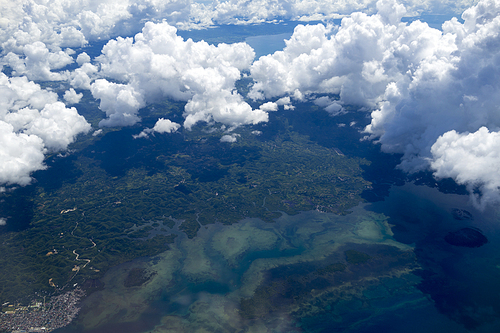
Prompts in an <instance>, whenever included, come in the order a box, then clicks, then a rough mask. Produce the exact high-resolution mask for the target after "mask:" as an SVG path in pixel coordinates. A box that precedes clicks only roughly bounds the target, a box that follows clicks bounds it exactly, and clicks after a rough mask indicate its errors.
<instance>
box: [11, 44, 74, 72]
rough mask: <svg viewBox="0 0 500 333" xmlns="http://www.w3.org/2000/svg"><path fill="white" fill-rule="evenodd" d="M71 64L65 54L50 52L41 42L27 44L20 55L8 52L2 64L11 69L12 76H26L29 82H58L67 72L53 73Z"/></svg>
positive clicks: (71, 60) (71, 59) (69, 57)
mask: <svg viewBox="0 0 500 333" xmlns="http://www.w3.org/2000/svg"><path fill="white" fill-rule="evenodd" d="M72 62H73V58H71V56H69V55H68V54H67V53H66V52H63V51H57V52H52V51H50V50H49V49H48V48H47V46H46V45H45V44H44V43H42V42H34V43H32V44H27V45H25V46H24V47H23V48H22V54H21V55H18V54H15V53H13V52H9V53H8V54H7V55H6V56H5V57H4V58H3V59H2V63H3V64H4V65H7V66H9V67H11V68H12V69H13V75H26V76H27V77H28V78H29V79H30V80H44V81H59V80H65V79H67V77H68V72H67V71H63V72H54V71H53V70H57V69H60V68H63V67H65V66H66V65H69V64H71V63H72Z"/></svg>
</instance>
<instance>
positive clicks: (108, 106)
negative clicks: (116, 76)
mask: <svg viewBox="0 0 500 333" xmlns="http://www.w3.org/2000/svg"><path fill="white" fill-rule="evenodd" d="M90 91H91V92H92V96H94V98H96V99H100V100H101V103H100V105H99V108H100V109H101V110H103V111H104V112H106V115H107V116H108V118H106V119H103V120H101V121H100V122H99V126H130V125H133V124H135V123H136V122H138V121H139V120H140V119H139V117H138V116H137V111H138V110H139V109H140V108H142V107H144V106H145V105H146V104H145V103H144V100H143V97H142V95H141V93H139V92H137V91H136V90H135V89H134V88H133V87H132V86H130V85H125V84H118V83H113V82H109V81H107V80H105V79H99V80H96V81H95V82H94V83H93V84H92V85H91V90H90Z"/></svg>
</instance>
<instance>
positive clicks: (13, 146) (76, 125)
mask: <svg viewBox="0 0 500 333" xmlns="http://www.w3.org/2000/svg"><path fill="white" fill-rule="evenodd" d="M57 100H58V98H57V94H56V93H54V92H51V91H47V90H44V89H41V87H40V86H39V85H38V84H35V83H34V82H31V81H28V79H27V78H26V77H14V78H8V77H7V76H6V75H5V74H3V73H0V143H1V144H0V160H1V161H2V163H0V184H20V185H26V184H28V183H29V182H30V181H31V177H30V174H31V173H32V172H33V171H36V170H41V169H44V168H45V166H44V164H43V160H44V154H45V153H46V152H48V151H58V150H65V149H66V148H67V146H68V145H69V144H70V143H71V142H73V141H74V140H75V137H76V136H77V135H78V134H80V133H87V132H88V131H89V130H90V124H88V123H87V121H86V120H85V118H83V117H82V116H80V115H78V113H77V111H76V109H75V108H71V109H67V108H66V106H65V105H64V104H63V103H61V102H58V101H57Z"/></svg>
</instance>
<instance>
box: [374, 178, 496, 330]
mask: <svg viewBox="0 0 500 333" xmlns="http://www.w3.org/2000/svg"><path fill="white" fill-rule="evenodd" d="M371 209H372V210H374V211H377V212H383V213H384V214H385V215H387V216H389V217H390V219H389V223H391V224H393V225H394V227H393V228H392V230H393V232H394V238H395V239H396V240H397V241H400V242H403V243H407V244H414V245H415V254H416V256H417V260H418V263H419V264H420V265H421V267H422V270H421V271H420V272H418V275H420V276H421V278H422V281H421V282H420V284H419V285H418V286H417V287H418V288H419V290H421V291H422V292H423V293H424V294H425V295H427V296H428V297H430V298H431V299H432V302H433V304H434V306H435V309H437V311H438V312H439V313H440V314H442V315H443V316H434V320H430V318H429V317H427V316H425V315H424V313H422V314H420V315H418V314H417V313H413V315H412V316H410V314H408V316H404V318H405V319H408V320H409V319H411V318H414V317H415V316H416V318H426V320H425V323H426V324H427V326H428V327H429V328H428V329H429V330H430V331H432V332H434V331H436V332H438V331H449V332H453V331H456V330H455V329H453V330H452V329H451V328H449V329H444V330H438V327H440V325H441V326H442V324H443V323H445V322H446V320H451V321H452V322H454V323H456V324H458V325H459V327H460V330H462V331H464V330H465V331H472V332H498V331H500V320H499V319H500V285H499V284H498V281H499V279H500V266H499V264H500V246H499V240H500V233H499V230H500V219H499V217H498V212H497V209H496V208H492V207H489V209H487V210H485V211H479V210H477V209H475V208H474V207H473V206H472V205H471V204H470V202H469V198H468V197H467V196H465V195H456V194H443V193H440V192H438V191H437V190H436V189H431V188H429V187H425V186H415V185H410V184H407V185H405V186H403V187H395V188H393V189H392V190H391V193H390V196H389V197H387V198H386V199H385V201H383V202H379V203H376V204H373V205H371ZM456 209H464V210H466V211H467V212H470V213H471V215H472V218H470V219H469V218H467V219H457V218H454V217H453V214H452V213H453V211H454V210H456ZM465 227H472V228H478V229H479V230H481V231H482V233H483V234H484V235H485V236H486V237H487V238H488V243H487V244H485V245H483V246H481V247H479V248H468V247H459V246H453V245H451V244H449V243H448V242H446V241H445V237H446V236H447V235H448V234H449V233H450V232H451V233H453V232H456V231H457V230H460V229H462V228H465ZM428 310H429V309H426V311H428ZM430 323H433V324H432V325H435V328H434V326H429V325H430ZM456 324H455V325H453V326H456ZM429 330H428V331H429ZM417 331H418V332H425V331H426V330H425V329H422V330H417Z"/></svg>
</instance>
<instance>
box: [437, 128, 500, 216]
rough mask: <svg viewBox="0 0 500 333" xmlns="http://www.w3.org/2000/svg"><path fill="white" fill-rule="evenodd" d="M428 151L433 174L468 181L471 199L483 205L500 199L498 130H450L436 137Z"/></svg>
mask: <svg viewBox="0 0 500 333" xmlns="http://www.w3.org/2000/svg"><path fill="white" fill-rule="evenodd" d="M431 153H432V162H431V168H432V169H433V170H435V172H434V175H435V176H436V177H438V178H446V177H452V178H454V179H455V180H456V181H457V182H458V183H459V184H465V185H467V187H468V189H469V192H470V193H472V194H473V195H472V198H473V199H474V203H475V204H476V205H478V206H481V207H483V208H484V207H485V205H486V204H488V203H499V202H500V191H499V188H500V173H499V172H498V170H499V165H500V164H499V163H500V132H490V131H489V130H488V129H487V128H486V127H481V128H480V129H479V130H477V131H476V132H474V133H462V134H460V133H457V132H456V131H454V130H452V131H449V132H446V133H445V134H443V135H442V136H440V137H439V138H438V139H437V140H436V142H435V143H434V144H433V145H432V148H431ZM477 190H479V193H478V191H477Z"/></svg>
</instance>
